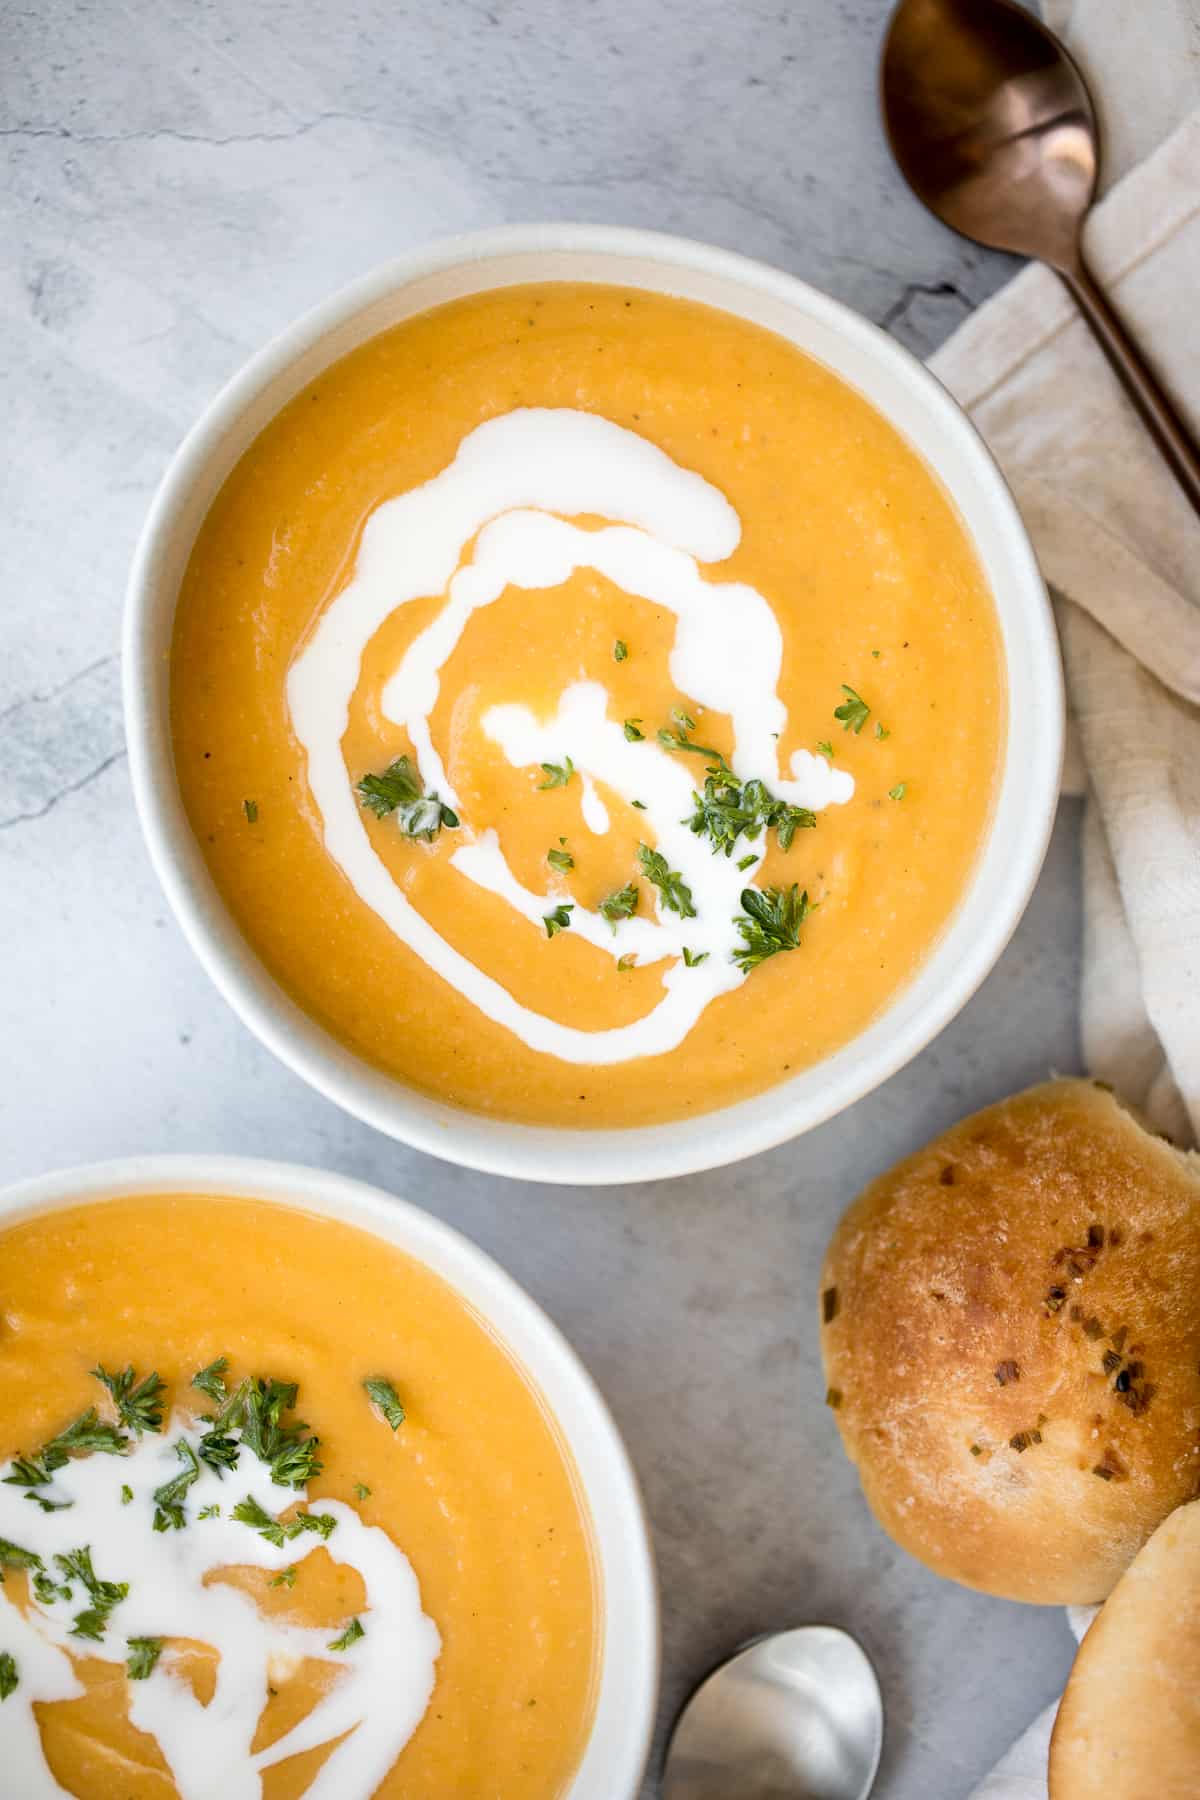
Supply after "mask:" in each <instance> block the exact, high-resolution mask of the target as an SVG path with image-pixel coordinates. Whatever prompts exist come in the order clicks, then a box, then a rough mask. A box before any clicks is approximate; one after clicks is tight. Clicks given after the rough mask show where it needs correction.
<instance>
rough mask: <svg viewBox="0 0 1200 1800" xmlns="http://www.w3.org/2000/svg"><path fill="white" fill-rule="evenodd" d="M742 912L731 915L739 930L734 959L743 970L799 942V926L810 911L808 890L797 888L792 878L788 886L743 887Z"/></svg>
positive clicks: (756, 965)
mask: <svg viewBox="0 0 1200 1800" xmlns="http://www.w3.org/2000/svg"><path fill="white" fill-rule="evenodd" d="M742 908H743V910H742V912H741V913H739V914H738V916H737V917H736V918H735V919H734V924H735V925H736V926H737V928H738V931H739V932H740V934H741V938H742V944H741V948H740V949H738V950H735V951H734V953H733V960H734V962H735V963H736V964H737V965H738V968H739V969H741V970H742V972H743V973H744V974H749V972H750V970H751V969H756V968H757V967H758V965H759V963H762V962H765V961H766V960H767V958H768V957H769V956H775V955H776V954H777V953H778V952H779V951H780V950H796V949H798V948H799V945H800V927H801V925H802V924H803V922H804V920H805V919H806V918H807V916H808V913H809V903H808V891H807V889H806V890H805V891H804V893H801V892H800V889H799V887H798V886H797V884H796V883H795V882H793V883H792V885H791V887H790V888H777V887H771V888H764V889H763V890H762V891H761V892H760V890H759V889H758V888H743V889H742Z"/></svg>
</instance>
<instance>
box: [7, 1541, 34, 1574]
mask: <svg viewBox="0 0 1200 1800" xmlns="http://www.w3.org/2000/svg"><path fill="white" fill-rule="evenodd" d="M42 1567H43V1564H42V1559H41V1557H40V1556H39V1555H38V1553H37V1551H36V1550H23V1549H22V1548H21V1546H20V1544H14V1543H13V1542H12V1540H11V1538H0V1569H40V1568H42Z"/></svg>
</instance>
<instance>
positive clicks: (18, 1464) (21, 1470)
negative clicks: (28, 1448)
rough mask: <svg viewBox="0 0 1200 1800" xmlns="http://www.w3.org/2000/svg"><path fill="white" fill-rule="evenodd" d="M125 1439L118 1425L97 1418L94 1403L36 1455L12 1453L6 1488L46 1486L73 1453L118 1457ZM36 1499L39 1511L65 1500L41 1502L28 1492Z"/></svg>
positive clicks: (57, 1507)
mask: <svg viewBox="0 0 1200 1800" xmlns="http://www.w3.org/2000/svg"><path fill="white" fill-rule="evenodd" d="M128 1444H129V1439H128V1438H127V1437H126V1436H125V1434H124V1432H122V1431H121V1430H120V1429H119V1427H118V1426H116V1425H110V1424H108V1423H107V1421H106V1420H104V1419H101V1417H100V1415H99V1414H98V1413H97V1411H96V1408H95V1407H94V1406H89V1407H88V1409H87V1411H86V1412H85V1413H80V1415H79V1417H78V1418H77V1419H74V1420H72V1422H71V1424H70V1425H68V1426H66V1427H65V1428H64V1429H63V1430H62V1431H60V1432H59V1434H58V1436H57V1437H53V1438H51V1439H50V1442H49V1443H48V1444H43V1445H42V1448H41V1450H40V1451H39V1452H38V1454H37V1456H35V1457H33V1456H14V1457H13V1459H12V1464H13V1472H12V1474H11V1475H6V1476H5V1477H4V1480H5V1482H6V1483H7V1484H8V1485H9V1486H10V1487H23V1488H35V1487H46V1486H47V1485H48V1484H49V1481H50V1477H51V1476H52V1475H53V1474H54V1472H55V1470H56V1469H61V1468H65V1466H66V1464H67V1463H68V1462H69V1461H70V1459H71V1457H72V1456H73V1455H74V1454H75V1453H76V1452H80V1453H83V1452H89V1451H94V1450H101V1451H103V1452H104V1453H105V1454H106V1455H108V1456H120V1455H122V1454H123V1452H124V1451H125V1450H126V1448H127V1447H128ZM28 1497H29V1498H31V1499H37V1500H38V1504H39V1505H40V1506H41V1508H42V1510H43V1512H57V1511H59V1510H60V1509H61V1507H62V1506H63V1505H70V1502H69V1501H66V1502H57V1501H44V1500H42V1499H41V1497H40V1496H37V1495H32V1494H31V1495H30V1496H28Z"/></svg>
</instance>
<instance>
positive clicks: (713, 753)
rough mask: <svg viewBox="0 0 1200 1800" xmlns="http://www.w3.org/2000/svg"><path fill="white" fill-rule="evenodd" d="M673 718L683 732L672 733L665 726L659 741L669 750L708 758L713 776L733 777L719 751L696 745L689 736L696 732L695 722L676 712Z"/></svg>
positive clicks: (709, 746)
mask: <svg viewBox="0 0 1200 1800" xmlns="http://www.w3.org/2000/svg"><path fill="white" fill-rule="evenodd" d="M673 717H674V718H675V720H676V722H677V724H679V725H680V726H682V727H683V729H682V730H681V731H671V730H669V729H668V728H667V727H666V726H665V725H664V726H663V727H662V728H661V729H660V730H659V732H658V733H657V736H658V741H659V743H660V744H662V745H663V747H664V749H667V750H679V751H686V752H687V753H688V754H689V755H690V756H706V757H707V758H708V761H709V767H710V770H711V772H712V773H713V774H722V775H731V774H732V773H733V771H732V769H731V768H730V767H729V764H728V763H727V762H726V761H725V758H724V757H723V756H722V754H721V752H720V751H719V750H715V749H714V748H713V746H712V745H711V744H694V743H693V742H692V740H691V738H690V737H689V736H688V735H687V734H688V733H689V732H691V731H694V730H695V728H696V727H695V721H694V720H692V719H689V718H688V716H687V714H686V713H682V712H676V713H675V714H674V715H673Z"/></svg>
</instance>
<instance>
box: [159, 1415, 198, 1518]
mask: <svg viewBox="0 0 1200 1800" xmlns="http://www.w3.org/2000/svg"><path fill="white" fill-rule="evenodd" d="M175 1454H176V1456H177V1457H178V1458H179V1460H180V1462H181V1463H182V1464H183V1465H184V1466H183V1468H182V1469H181V1470H180V1472H179V1474H178V1475H173V1476H172V1477H171V1479H170V1481H164V1482H163V1484H162V1486H161V1487H156V1488H155V1490H154V1529H155V1531H182V1530H183V1528H184V1526H185V1525H186V1524H187V1514H186V1513H185V1512H184V1510H183V1502H184V1500H185V1499H186V1498H187V1495H188V1492H189V1490H190V1489H191V1487H192V1485H193V1483H194V1482H196V1481H198V1480H199V1479H200V1462H199V1458H198V1457H197V1455H196V1452H195V1451H194V1450H193V1449H192V1446H191V1445H190V1444H189V1443H188V1441H187V1439H186V1438H178V1439H177V1440H176V1443H175Z"/></svg>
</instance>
